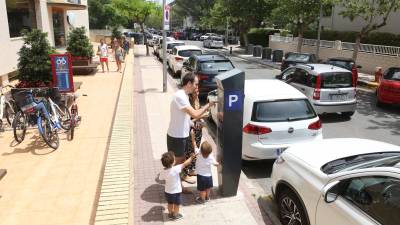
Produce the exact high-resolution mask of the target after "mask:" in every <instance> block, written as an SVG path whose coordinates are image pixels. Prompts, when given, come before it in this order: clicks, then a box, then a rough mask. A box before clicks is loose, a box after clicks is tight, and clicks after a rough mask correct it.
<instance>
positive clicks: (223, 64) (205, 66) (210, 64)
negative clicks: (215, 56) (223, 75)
mask: <svg viewBox="0 0 400 225" xmlns="http://www.w3.org/2000/svg"><path fill="white" fill-rule="evenodd" d="M231 69H233V65H232V63H231V62H230V61H228V60H226V61H222V60H218V61H215V60H210V61H205V62H201V70H202V71H209V72H210V71H212V72H223V71H228V70H231Z"/></svg>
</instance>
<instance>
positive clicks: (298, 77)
mask: <svg viewBox="0 0 400 225" xmlns="http://www.w3.org/2000/svg"><path fill="white" fill-rule="evenodd" d="M307 76H308V73H307V71H305V70H302V69H296V71H295V72H294V76H293V78H294V79H293V82H295V83H298V84H303V85H307Z"/></svg>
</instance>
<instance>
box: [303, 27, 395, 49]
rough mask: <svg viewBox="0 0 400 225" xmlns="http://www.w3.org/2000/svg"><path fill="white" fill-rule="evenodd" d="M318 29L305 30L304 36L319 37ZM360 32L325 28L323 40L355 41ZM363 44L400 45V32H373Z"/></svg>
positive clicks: (322, 35) (322, 34)
mask: <svg viewBox="0 0 400 225" xmlns="http://www.w3.org/2000/svg"><path fill="white" fill-rule="evenodd" d="M317 33H318V32H317V31H305V32H304V38H310V39H317ZM357 34H358V32H354V31H332V30H324V31H322V32H321V40H327V41H335V40H341V41H343V42H355V41H356V37H357ZM361 43H363V44H374V45H386V46H400V34H392V33H387V32H372V33H370V34H369V35H368V37H366V38H363V39H362V40H361Z"/></svg>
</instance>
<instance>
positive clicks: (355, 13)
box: [336, 0, 400, 60]
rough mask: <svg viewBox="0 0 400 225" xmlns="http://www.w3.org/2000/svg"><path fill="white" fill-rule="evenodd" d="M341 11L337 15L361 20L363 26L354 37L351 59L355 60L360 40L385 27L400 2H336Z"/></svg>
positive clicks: (371, 0) (349, 0)
mask: <svg viewBox="0 0 400 225" xmlns="http://www.w3.org/2000/svg"><path fill="white" fill-rule="evenodd" d="M336 2H337V3H339V4H340V5H341V6H342V7H343V10H342V11H341V12H340V13H339V14H340V15H342V16H343V17H345V18H349V19H350V21H354V20H355V19H356V18H361V19H362V20H364V21H365V25H364V26H363V27H362V28H361V30H360V31H359V33H358V35H357V37H356V44H355V46H354V50H353V59H354V60H356V59H357V55H358V51H359V49H360V44H361V39H363V38H365V37H367V36H368V34H369V33H370V32H372V31H374V30H377V29H379V28H381V27H383V26H385V25H386V23H387V19H388V18H389V16H390V14H391V13H392V12H396V11H397V10H399V8H400V0H338V1H336Z"/></svg>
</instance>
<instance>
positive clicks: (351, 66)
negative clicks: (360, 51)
mask: <svg viewBox="0 0 400 225" xmlns="http://www.w3.org/2000/svg"><path fill="white" fill-rule="evenodd" d="M326 63H327V64H330V65H334V66H338V67H342V68H344V69H347V70H350V71H351V73H352V74H353V82H354V86H355V87H356V86H357V80H358V69H361V68H362V67H361V66H360V65H356V63H355V62H354V60H353V59H352V58H343V57H334V58H329V59H328V60H327V61H326Z"/></svg>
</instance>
